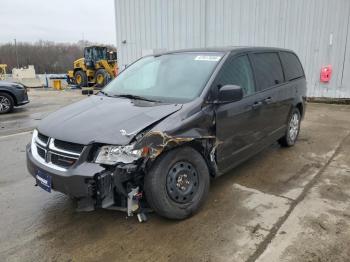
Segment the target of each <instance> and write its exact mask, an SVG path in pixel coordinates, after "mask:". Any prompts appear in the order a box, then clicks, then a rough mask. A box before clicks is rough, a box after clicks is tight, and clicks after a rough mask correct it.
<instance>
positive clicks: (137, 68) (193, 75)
mask: <svg viewBox="0 0 350 262" xmlns="http://www.w3.org/2000/svg"><path fill="white" fill-rule="evenodd" d="M222 56H223V54H222V53H213V52H211V53H174V54H165V55H160V56H149V57H145V58H142V59H140V60H139V61H137V62H136V63H134V64H132V65H131V66H130V67H128V68H127V69H125V70H124V71H123V72H122V73H121V74H120V75H119V76H118V77H117V78H116V79H115V80H114V81H112V82H111V83H110V84H109V85H108V86H106V87H105V88H104V89H103V92H104V93H106V94H108V95H110V96H117V95H133V96H140V97H144V98H147V99H152V100H157V101H162V102H170V103H173V102H174V103H175V102H176V103H185V102H188V101H191V100H193V99H194V98H196V97H198V96H199V95H200V94H201V92H202V90H203V88H204V86H205V84H206V83H207V81H208V80H209V78H210V76H211V74H212V72H213V71H214V69H215V67H216V65H217V64H218V62H219V61H220V59H221V58H222Z"/></svg>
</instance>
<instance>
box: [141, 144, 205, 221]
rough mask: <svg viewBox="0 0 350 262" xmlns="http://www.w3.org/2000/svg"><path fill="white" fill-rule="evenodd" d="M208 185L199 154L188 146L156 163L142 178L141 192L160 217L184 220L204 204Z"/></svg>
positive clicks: (178, 149)
mask: <svg viewBox="0 0 350 262" xmlns="http://www.w3.org/2000/svg"><path fill="white" fill-rule="evenodd" d="M209 185H210V176H209V170H208V166H207V164H206V162H205V160H204V159H203V157H202V155H201V154H200V153H199V152H198V151H196V150H195V149H193V148H191V147H180V148H177V149H174V150H171V151H169V152H166V153H165V154H164V155H163V156H161V157H160V158H159V159H157V160H156V162H155V163H154V165H153V167H152V168H151V170H150V171H149V172H148V173H147V174H146V175H145V185H144V191H145V194H146V199H147V201H148V203H149V205H150V206H151V207H152V208H153V209H154V211H155V212H157V213H158V214H159V215H161V216H163V217H166V218H170V219H184V218H187V217H189V216H191V215H192V214H194V213H195V212H196V211H197V210H198V209H199V208H200V207H201V205H202V204H203V203H204V201H205V199H206V197H207V195H208V192H209Z"/></svg>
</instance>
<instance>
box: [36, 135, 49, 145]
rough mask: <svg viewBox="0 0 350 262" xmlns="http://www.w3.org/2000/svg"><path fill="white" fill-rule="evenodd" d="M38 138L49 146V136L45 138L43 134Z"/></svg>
mask: <svg viewBox="0 0 350 262" xmlns="http://www.w3.org/2000/svg"><path fill="white" fill-rule="evenodd" d="M38 138H39V139H40V140H41V142H43V143H45V144H47V142H48V141H49V137H48V136H45V135H43V134H41V133H38Z"/></svg>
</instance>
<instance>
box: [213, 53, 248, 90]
mask: <svg viewBox="0 0 350 262" xmlns="http://www.w3.org/2000/svg"><path fill="white" fill-rule="evenodd" d="M215 82H216V84H217V85H220V86H224V85H238V86H240V87H242V89H243V94H244V96H247V95H251V94H253V93H255V85H254V77H253V72H252V68H251V66H250V61H249V59H248V56H246V55H243V56H239V57H235V58H233V57H231V58H229V59H228V61H227V62H226V63H225V64H224V66H223V67H222V69H221V70H220V73H219V75H218V78H217V80H216V81H215Z"/></svg>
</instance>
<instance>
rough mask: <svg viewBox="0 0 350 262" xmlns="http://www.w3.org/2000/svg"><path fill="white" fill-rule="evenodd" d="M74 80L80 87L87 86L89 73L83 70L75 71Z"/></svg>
mask: <svg viewBox="0 0 350 262" xmlns="http://www.w3.org/2000/svg"><path fill="white" fill-rule="evenodd" d="M74 82H75V84H76V85H77V86H78V87H80V88H82V87H87V86H88V79H87V75H86V74H85V72H84V71H82V70H78V71H76V72H75V73H74Z"/></svg>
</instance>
